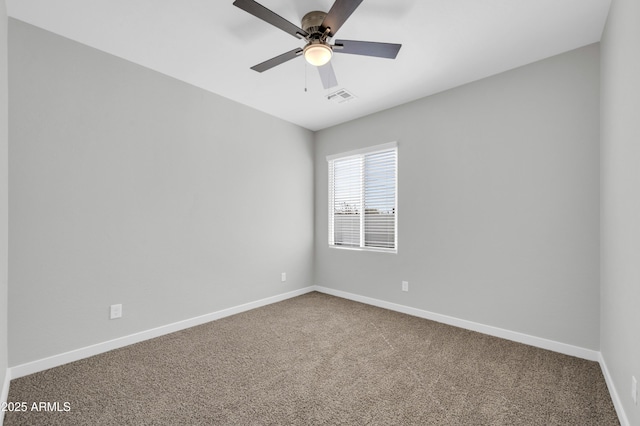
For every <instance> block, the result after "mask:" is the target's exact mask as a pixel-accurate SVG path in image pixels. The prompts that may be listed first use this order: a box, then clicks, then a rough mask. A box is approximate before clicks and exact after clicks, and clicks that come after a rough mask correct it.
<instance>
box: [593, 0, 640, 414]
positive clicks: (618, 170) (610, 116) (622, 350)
mask: <svg viewBox="0 0 640 426" xmlns="http://www.w3.org/2000/svg"><path fill="white" fill-rule="evenodd" d="M601 48H602V65H601V66H602V79H601V90H602V103H601V109H602V122H601V143H602V148H601V149H602V152H601V158H602V160H601V167H602V175H601V179H602V180H601V191H602V195H601V196H602V212H601V215H602V220H601V239H602V250H601V259H602V271H601V274H602V275H601V281H602V294H601V298H602V302H601V317H602V320H601V334H600V336H601V337H600V339H601V352H602V356H603V358H604V360H605V363H606V364H607V367H608V369H609V372H610V373H611V376H612V379H613V382H614V383H615V387H616V389H617V391H618V394H619V396H620V400H621V401H622V404H623V406H624V407H625V412H626V414H627V417H628V418H629V421H630V424H633V425H640V405H638V406H636V405H634V404H633V401H632V399H631V392H630V390H631V376H632V375H635V377H636V379H637V380H639V381H640V308H639V307H638V305H639V304H640V261H639V259H638V255H639V254H640V222H639V220H638V218H640V196H639V194H640V167H639V164H640V120H639V117H638V112H640V2H638V1H637V0H614V1H613V3H612V6H611V10H610V12H609V18H608V21H607V24H606V27H605V31H604V34H603V37H602V47H601Z"/></svg>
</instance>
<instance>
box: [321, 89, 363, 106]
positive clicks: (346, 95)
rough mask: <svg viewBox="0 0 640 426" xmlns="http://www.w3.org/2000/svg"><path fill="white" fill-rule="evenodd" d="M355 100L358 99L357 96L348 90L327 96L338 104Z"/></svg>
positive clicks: (341, 90)
mask: <svg viewBox="0 0 640 426" xmlns="http://www.w3.org/2000/svg"><path fill="white" fill-rule="evenodd" d="M355 98H356V97H355V95H354V94H353V93H351V92H349V91H348V90H347V89H340V90H338V91H336V92H333V93H331V94H329V96H327V99H328V100H330V101H333V102H335V103H337V104H341V103H343V102H347V101H350V100H352V99H355Z"/></svg>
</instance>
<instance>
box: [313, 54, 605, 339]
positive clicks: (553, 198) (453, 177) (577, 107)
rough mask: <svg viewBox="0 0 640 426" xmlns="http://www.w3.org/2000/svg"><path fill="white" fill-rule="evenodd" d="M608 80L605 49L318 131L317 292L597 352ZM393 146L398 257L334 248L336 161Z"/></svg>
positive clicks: (559, 58) (523, 69)
mask: <svg viewBox="0 0 640 426" xmlns="http://www.w3.org/2000/svg"><path fill="white" fill-rule="evenodd" d="M425 78H428V76H425ZM598 81H599V46H598V45H597V44H596V45H590V46H586V47H583V48H581V49H577V50H574V51H571V52H568V53H565V54H562V55H559V56H556V57H552V58H549V59H545V60H543V61H540V62H537V63H534V64H530V65H527V66H525V67H521V68H518V69H515V70H512V71H509V72H505V73H503V74H500V75H496V76H493V77H490V78H487V79H484V80H481V81H477V82H474V83H471V84H468V85H465V86H462V87H459V88H456V89H453V90H449V91H447V92H443V93H440V94H437V95H434V96H430V97H428V98H424V99H421V100H418V101H415V102H413V103H410V104H406V105H402V106H399V107H396V108H393V109H390V110H387V111H383V112H381V113H378V114H374V115H371V116H368V117H364V118H362V119H359V120H355V121H352V122H349V123H345V124H342V125H339V126H336V127H333V128H330V129H326V130H322V131H320V132H318V133H317V134H316V151H315V152H316V158H315V165H316V170H315V175H316V182H315V184H316V284H318V285H322V286H327V287H330V288H333V289H337V290H342V291H346V292H350V293H354V294H358V295H363V296H368V297H372V298H376V299H381V300H385V301H389V302H393V303H399V304H402V305H406V306H411V307H414V308H418V309H424V310H428V311H431V312H435V313H439V314H445V315H449V316H453V317H456V318H461V319H466V320H470V321H475V322H478V323H481V324H485V325H491V326H496V327H501V328H505V329H508V330H513V331H517V332H522V333H526V334H528V335H532V336H537V337H542V338H547V339H551V340H555V341H559V342H563V343H567V344H572V345H576V346H579V347H583V348H588V349H593V350H598V348H599V231H598V230H599V189H598V186H599V144H598V134H599V91H598V84H599V83H598ZM357 102H366V99H364V98H362V99H358V100H357ZM345 105H347V107H348V104H345ZM394 140H396V141H398V156H399V159H398V162H399V171H398V180H399V188H398V227H399V234H398V254H397V255H393V254H386V253H372V252H361V251H346V250H340V249H330V248H328V246H327V231H326V230H327V163H326V160H325V157H326V156H327V155H330V154H336V153H339V152H342V151H349V150H353V149H357V148H361V147H365V146H370V145H375V144H380V143H385V142H390V141H394ZM402 280H406V281H409V289H410V291H409V292H408V293H403V292H402V291H401V281H402Z"/></svg>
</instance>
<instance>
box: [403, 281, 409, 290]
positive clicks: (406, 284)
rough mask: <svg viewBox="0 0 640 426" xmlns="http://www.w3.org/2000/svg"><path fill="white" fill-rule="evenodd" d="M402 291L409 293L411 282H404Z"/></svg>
mask: <svg viewBox="0 0 640 426" xmlns="http://www.w3.org/2000/svg"><path fill="white" fill-rule="evenodd" d="M402 291H409V281H402Z"/></svg>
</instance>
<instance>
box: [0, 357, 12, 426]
mask: <svg viewBox="0 0 640 426" xmlns="http://www.w3.org/2000/svg"><path fill="white" fill-rule="evenodd" d="M9 383H11V369H9V368H7V371H6V372H5V374H4V383H3V384H2V392H1V393H0V404H2V403H3V402H7V399H8V398H9ZM3 424H4V411H3V410H0V426H2V425H3Z"/></svg>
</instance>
